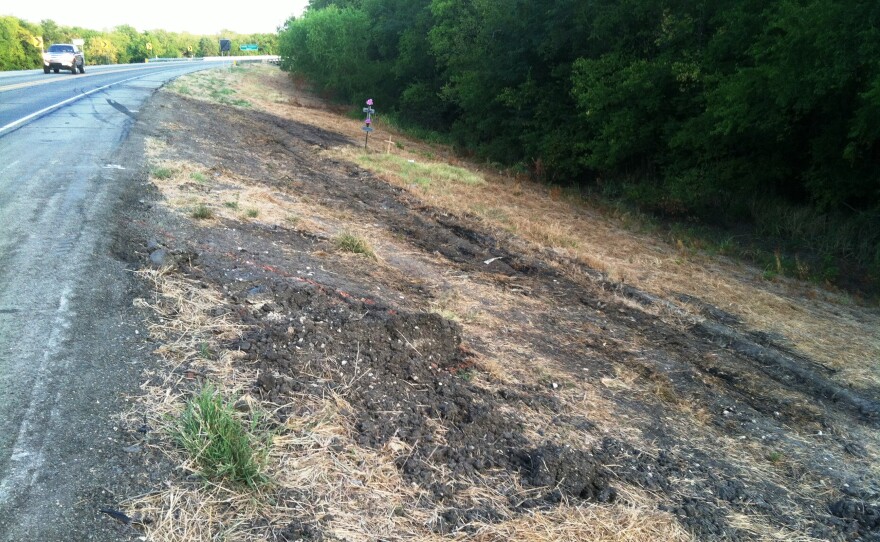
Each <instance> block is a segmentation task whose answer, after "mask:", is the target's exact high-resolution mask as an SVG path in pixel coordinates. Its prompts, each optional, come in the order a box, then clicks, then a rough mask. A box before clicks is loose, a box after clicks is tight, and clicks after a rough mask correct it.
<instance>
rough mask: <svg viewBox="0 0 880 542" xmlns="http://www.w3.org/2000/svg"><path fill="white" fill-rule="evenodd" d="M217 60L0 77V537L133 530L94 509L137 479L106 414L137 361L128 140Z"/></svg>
mask: <svg viewBox="0 0 880 542" xmlns="http://www.w3.org/2000/svg"><path fill="white" fill-rule="evenodd" d="M221 65H222V63H217V62H181V63H165V64H155V65H154V64H148V65H129V66H113V67H101V68H99V67H93V66H87V67H86V73H85V74H78V75H71V74H70V73H64V72H61V73H58V74H54V73H50V74H43V73H42V70H37V71H32V72H14V73H7V74H0V541H10V542H11V541H15V542H21V541H29V540H40V541H55V540H59V541H60V540H65V541H66V540H77V541H78V540H97V541H104V540H108V541H109V540H127V539H129V538H131V537H132V536H134V534H136V533H135V532H134V531H132V532H131V533H128V532H127V531H126V532H125V533H120V531H119V529H118V525H114V524H113V523H114V521H113V520H112V518H109V517H108V516H106V515H105V514H101V513H100V512H99V511H98V509H99V508H100V507H102V506H107V507H112V506H114V505H115V504H116V503H117V502H118V500H119V499H120V498H122V496H123V494H124V493H125V492H126V491H127V488H131V487H133V486H134V485H137V484H136V482H138V481H139V480H140V479H138V480H134V477H136V475H135V474H132V472H133V471H132V470H131V469H132V464H135V463H137V461H135V459H136V456H135V455H132V454H127V453H126V452H123V449H124V448H125V447H126V446H128V445H130V444H131V442H130V434H131V431H132V429H131V427H128V426H126V425H125V424H123V423H122V420H121V419H120V418H119V414H120V412H122V411H124V410H126V408H127V406H126V405H127V400H126V397H128V396H130V395H133V394H135V393H136V392H137V389H138V385H139V381H140V378H141V375H142V373H143V370H144V369H145V367H144V365H143V364H144V363H146V362H147V360H148V354H149V352H150V348H148V347H147V346H145V344H144V338H145V336H146V335H147V333H146V330H145V329H144V327H143V326H144V324H143V321H142V318H141V316H140V314H139V313H138V312H137V311H136V310H135V309H134V308H133V306H132V299H133V297H134V292H135V290H136V288H137V286H136V283H135V281H134V280H133V277H132V273H131V268H132V266H133V264H131V263H128V262H126V255H125V254H120V253H119V250H120V249H119V242H118V240H117V239H115V238H114V236H115V235H116V232H117V230H118V227H117V226H118V223H119V221H120V220H121V219H120V214H119V211H120V209H121V208H122V207H125V206H129V207H130V206H132V205H135V206H136V205H137V204H138V198H140V197H143V195H142V194H141V193H142V192H143V191H144V190H145V189H146V186H147V185H146V183H145V182H144V177H145V174H144V171H143V167H144V158H143V152H142V149H141V150H132V149H130V148H129V147H127V146H126V142H127V141H128V136H129V133H130V131H131V130H132V127H133V126H134V125H135V120H136V118H137V116H138V113H139V111H141V110H142V108H144V107H148V104H149V101H148V99H149V97H150V96H151V95H152V93H153V92H155V91H156V89H158V88H159V87H161V86H162V85H163V84H165V83H167V82H168V81H170V80H172V79H174V78H175V77H178V76H180V75H182V74H185V73H188V72H192V71H195V70H201V69H207V68H212V67H218V66H221ZM139 457H140V456H137V458H139ZM137 464H139V463H137ZM138 476H140V475H138ZM140 481H142V480H140ZM133 539H136V538H133Z"/></svg>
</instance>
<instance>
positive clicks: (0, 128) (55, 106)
mask: <svg viewBox="0 0 880 542" xmlns="http://www.w3.org/2000/svg"><path fill="white" fill-rule="evenodd" d="M141 77H146V74H144V75H137V76H135V77H129V78H128V79H123V80H122V81H116V82H115V83H110V84H109V85H104V86H103V87H98V88H93V89H92V90H90V91H88V92H83V93H82V94H77V95H76V96H73V97H71V98H68V99H66V100H62V101H60V102H58V103H56V104H52V105H50V106H49V107H44V108H43V109H40V110H39V111H36V112H34V113H31V114H30V115H27V116H25V117H22V118H20V119H18V120H14V121H12V122H10V123H9V124H7V125H6V126H0V134H2V133H3V132H4V131H6V130H9V129H10V128H15V127H16V126H18V125H19V124H23V123H25V122H27V121H29V120H31V119H33V118H35V117H39V116H40V115H42V114H44V113H48V112H49V111H52V110H53V109H58V108H59V107H61V106H62V105H67V104H69V103H71V102H75V101H77V100H81V99H82V98H85V97H86V96H88V95H89V94H94V93H95V92H100V91H102V90H104V89H107V88H110V87H112V86H113V85H119V84H122V83H127V82H128V81H133V80H134V79H140V78H141Z"/></svg>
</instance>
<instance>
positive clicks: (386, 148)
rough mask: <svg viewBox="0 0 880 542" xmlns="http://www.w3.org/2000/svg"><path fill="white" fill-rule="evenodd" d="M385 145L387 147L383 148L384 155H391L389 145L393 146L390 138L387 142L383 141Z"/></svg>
mask: <svg viewBox="0 0 880 542" xmlns="http://www.w3.org/2000/svg"><path fill="white" fill-rule="evenodd" d="M385 143H388V145H386V146H385V154H389V153H391V145H393V144H394V141H392V140H391V138H390V137H389V138H388V141H385Z"/></svg>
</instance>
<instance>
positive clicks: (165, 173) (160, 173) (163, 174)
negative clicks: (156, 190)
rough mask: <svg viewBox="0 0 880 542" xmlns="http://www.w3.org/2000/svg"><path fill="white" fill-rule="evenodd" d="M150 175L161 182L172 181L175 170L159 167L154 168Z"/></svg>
mask: <svg viewBox="0 0 880 542" xmlns="http://www.w3.org/2000/svg"><path fill="white" fill-rule="evenodd" d="M150 174H151V175H152V176H153V177H155V178H157V179H160V180H164V179H170V178H171V176H172V175H174V170H173V169H171V168H170V167H157V168H153V170H152V171H151V172H150Z"/></svg>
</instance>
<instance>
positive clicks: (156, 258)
mask: <svg viewBox="0 0 880 542" xmlns="http://www.w3.org/2000/svg"><path fill="white" fill-rule="evenodd" d="M167 260H168V251H167V250H165V249H164V248H160V249H158V250H154V251H153V252H151V253H150V264H152V265H153V266H155V267H162V266H163V265H165V262H166V261H167Z"/></svg>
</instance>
